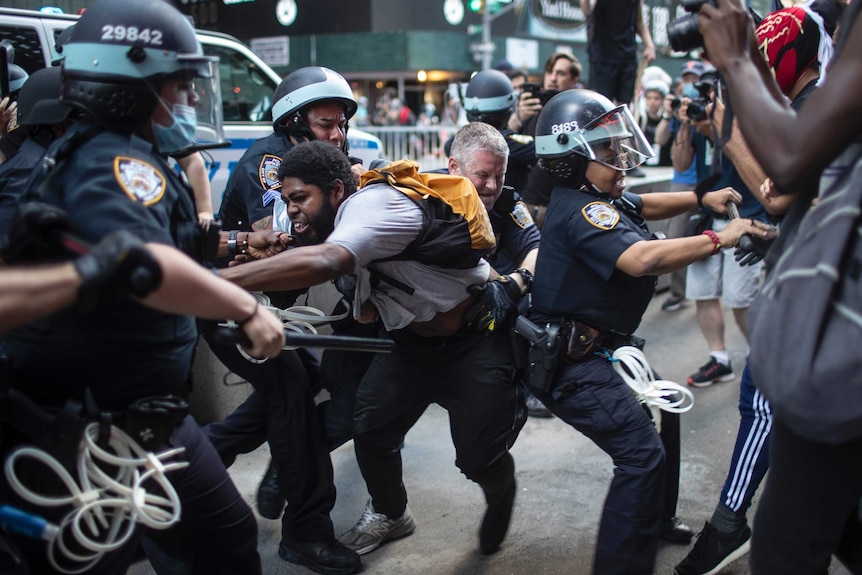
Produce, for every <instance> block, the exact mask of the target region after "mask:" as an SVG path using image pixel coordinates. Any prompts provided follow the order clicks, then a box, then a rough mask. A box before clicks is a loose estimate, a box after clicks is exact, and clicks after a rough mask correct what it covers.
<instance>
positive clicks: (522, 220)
mask: <svg viewBox="0 0 862 575" xmlns="http://www.w3.org/2000/svg"><path fill="white" fill-rule="evenodd" d="M510 215H511V216H512V219H513V220H515V223H516V224H518V226H519V227H521V228H522V229H526V228H529V227H530V226H532V225H535V222H534V221H533V216H531V215H530V210H529V208H527V206H526V205H525V204H524V202H515V208H514V209H513V210H512V213H511V214H510Z"/></svg>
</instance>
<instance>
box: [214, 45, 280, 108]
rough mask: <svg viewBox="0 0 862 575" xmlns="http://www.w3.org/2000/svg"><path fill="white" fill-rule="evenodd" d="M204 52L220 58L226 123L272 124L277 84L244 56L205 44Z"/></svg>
mask: <svg viewBox="0 0 862 575" xmlns="http://www.w3.org/2000/svg"><path fill="white" fill-rule="evenodd" d="M204 52H205V53H206V54H208V55H211V56H218V57H219V78H220V80H221V97H222V101H223V105H222V108H223V113H224V121H225V122H270V121H271V119H272V115H271V110H270V108H271V107H272V94H273V92H275V88H276V84H275V83H274V82H273V81H272V79H271V78H269V77H268V76H267V75H266V74H264V73H263V72H262V71H261V70H260V69H258V67H257V66H256V65H255V64H254V62H251V61H250V60H248V59H247V58H245V57H244V56H243V55H242V54H241V53H239V52H236V51H235V50H232V49H230V48H225V47H222V46H214V45H210V44H204Z"/></svg>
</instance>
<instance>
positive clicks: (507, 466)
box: [470, 453, 517, 555]
mask: <svg viewBox="0 0 862 575" xmlns="http://www.w3.org/2000/svg"><path fill="white" fill-rule="evenodd" d="M470 478H471V479H473V481H476V482H477V483H478V484H479V485H481V486H482V491H483V492H484V493H485V501H486V502H487V503H488V509H487V510H486V511H485V517H484V518H483V519H482V526H481V527H480V528H479V549H481V551H482V553H484V554H485V555H491V554H492V553H496V552H497V550H498V549H499V548H500V544H501V543H503V540H504V539H505V538H506V532H508V531H509V522H510V521H511V520H512V507H513V506H514V505H515V493H516V492H517V488H516V486H515V462H514V461H513V460H512V455H511V454H509V453H506V454H505V455H504V456H503V457H501V458H500V459H499V460H498V461H496V462H495V463H494V464H492V466H491V467H489V468H487V469H485V470H484V471H483V472H481V473H479V474H475V475H474V476H471V477H470Z"/></svg>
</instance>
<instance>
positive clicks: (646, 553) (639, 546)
mask: <svg viewBox="0 0 862 575" xmlns="http://www.w3.org/2000/svg"><path fill="white" fill-rule="evenodd" d="M651 154H652V150H651V148H650V146H649V144H647V142H646V139H645V138H644V137H643V134H642V132H641V131H640V129H639V128H638V126H637V124H636V123H635V122H634V120H633V119H632V117H631V115H630V114H629V113H628V110H627V108H626V107H625V106H614V105H613V103H611V101H610V100H608V99H607V98H605V97H604V96H602V95H600V94H598V93H596V92H592V91H589V90H578V89H575V90H567V91H565V92H561V93H560V94H558V95H556V96H554V97H553V98H552V99H551V100H550V101H549V102H548V104H547V105H546V106H545V107H544V108H543V110H542V112H541V113H540V115H539V119H538V122H537V128H536V155H537V157H538V158H539V161H538V165H539V166H540V169H543V170H546V171H547V172H548V173H549V174H551V175H552V176H553V177H554V178H555V179H556V186H555V187H554V189H553V192H552V194H551V200H550V204H549V205H548V212H547V219H546V222H545V227H544V228H543V231H542V242H541V244H540V249H539V257H538V261H537V264H536V274H535V281H534V283H533V310H532V312H531V314H530V315H531V318H532V319H533V320H534V321H535V322H536V323H537V324H541V325H546V324H551V325H562V326H564V328H565V327H571V332H572V334H571V335H572V338H571V339H569V337H568V335H569V334H566V337H565V339H563V341H562V342H561V343H562V349H563V352H562V353H561V357H560V358H559V364H558V368H557V369H556V371H555V372H554V373H553V375H552V378H551V381H550V384H549V386H547V387H545V388H543V389H537V388H534V390H533V392H534V393H535V394H536V395H537V396H538V397H539V398H540V399H541V400H542V401H543V402H544V403H545V405H547V406H548V407H549V408H550V409H551V411H553V412H554V414H555V415H557V416H558V417H560V418H561V419H563V420H564V421H566V422H567V423H569V424H570V425H571V426H573V427H574V428H575V429H577V430H578V431H580V432H581V433H583V434H585V435H586V436H587V437H589V438H590V439H591V440H592V441H593V442H595V443H596V445H598V446H599V447H600V448H601V449H602V450H604V451H605V452H606V453H608V455H610V456H611V457H612V458H613V461H614V466H615V470H614V478H613V480H612V482H611V487H610V491H609V493H608V497H607V500H606V502H605V507H604V511H603V513H602V518H601V523H600V526H599V533H598V543H597V546H596V556H595V561H594V567H593V572H594V573H601V574H602V575H609V574H616V573H619V574H623V573H625V574H627V575H632V574H638V573H652V570H653V563H654V561H655V555H656V550H657V546H658V536H659V530H660V528H661V526H660V522H661V520H662V518H663V515H665V514H666V511H665V506H666V505H667V504H668V503H669V501H668V500H669V499H670V497H669V496H668V495H666V494H665V493H663V491H664V490H665V486H664V484H663V479H664V475H665V467H666V465H665V448H664V447H663V445H662V439H661V438H660V437H659V434H658V433H657V432H656V428H655V426H654V425H653V423H652V421H651V420H650V417H649V416H648V415H647V412H646V411H645V410H644V409H643V407H642V406H641V405H640V404H639V403H638V401H637V400H636V399H635V397H634V394H633V393H632V391H631V390H630V389H629V388H628V386H627V385H626V383H625V382H624V381H623V379H622V378H621V377H620V376H619V375H618V374H617V372H616V371H615V370H614V368H613V367H612V365H611V362H610V361H608V360H607V359H606V357H605V356H603V355H596V354H595V353H592V350H589V349H584V350H582V351H584V352H585V353H584V354H583V355H582V357H578V354H577V353H576V351H577V348H578V342H579V340H578V337H579V336H580V335H584V336H585V338H586V340H589V338H590V336H591V335H594V336H595V340H594V341H595V342H596V344H597V347H596V349H599V350H606V351H613V350H614V349H616V348H617V347H620V346H622V345H629V344H632V343H634V340H633V339H632V334H633V333H634V331H635V330H636V329H637V327H638V324H639V323H640V320H641V317H642V316H643V313H644V311H645V310H646V307H647V304H648V303H649V301H650V298H652V295H653V292H654V290H655V284H656V276H657V275H659V274H663V273H667V272H669V271H672V270H674V269H676V268H679V267H682V266H685V265H688V264H689V263H691V262H693V261H696V260H698V259H700V258H704V257H709V256H711V255H714V254H716V253H718V251H719V250H720V249H721V247H722V246H733V245H735V244H736V243H737V242H738V240H739V238H740V237H741V236H742V235H743V234H763V233H764V232H765V231H766V229H767V226H765V225H763V224H760V223H759V222H756V221H755V222H751V221H749V220H747V219H746V220H739V219H737V220H733V221H732V222H731V223H730V224H729V225H728V227H727V228H725V229H724V230H723V231H722V232H720V233H718V234H715V233H713V232H711V231H710V233H706V234H704V235H701V236H695V237H685V238H677V239H665V240H656V239H653V237H652V236H651V234H650V232H649V231H648V230H647V228H646V225H645V223H644V218H647V219H661V218H666V217H669V216H671V215H674V214H677V213H681V212H683V211H685V210H689V209H691V208H693V207H694V206H697V205H698V204H699V203H702V204H703V205H707V206H709V207H711V208H713V209H715V210H717V211H722V212H725V211H727V207H726V203H727V202H729V201H732V202H734V203H738V202H739V201H740V196H739V194H738V193H736V192H735V191H733V190H731V189H729V188H726V189H724V190H721V191H716V192H710V193H707V194H706V195H704V196H703V197H702V198H701V199H700V200H698V197H697V195H696V194H695V193H694V192H667V193H653V194H646V195H643V196H638V195H635V194H632V193H629V192H626V191H625V176H626V170H628V169H630V168H632V167H633V166H636V165H638V164H641V163H643V162H644V161H645V160H646V159H647V158H649V157H650V156H651ZM562 331H564V332H565V329H563V330H562ZM570 343H571V347H572V350H573V353H571V354H567V353H565V352H566V351H567V349H568V347H569V344H570ZM565 356H568V357H565ZM531 383H532V384H533V385H536V382H535V381H533V382H531ZM668 415H669V414H668ZM678 423H679V422H678V420H676V421H674V420H673V419H672V418H670V417H665V418H664V419H663V423H662V429H663V430H665V429H671V430H678ZM677 433H678V431H677ZM671 473H673V470H671ZM668 483H672V481H669V482H668ZM673 504H674V505H675V500H674V501H673Z"/></svg>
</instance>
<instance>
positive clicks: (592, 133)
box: [575, 106, 655, 172]
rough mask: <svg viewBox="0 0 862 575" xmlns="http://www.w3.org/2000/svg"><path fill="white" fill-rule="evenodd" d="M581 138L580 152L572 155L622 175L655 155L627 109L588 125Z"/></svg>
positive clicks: (576, 150)
mask: <svg viewBox="0 0 862 575" xmlns="http://www.w3.org/2000/svg"><path fill="white" fill-rule="evenodd" d="M581 135H582V140H581V142H582V144H581V149H578V148H575V152H577V153H580V154H582V155H584V156H586V157H587V158H589V159H591V160H593V161H596V162H599V163H600V164H604V165H606V166H608V167H609V168H613V169H615V170H618V171H621V172H624V171H626V170H630V169H632V168H635V167H637V166H640V165H641V164H643V163H644V162H646V161H647V160H648V159H650V158H652V157H653V155H654V154H655V152H654V151H653V148H652V146H650V145H649V143H648V142H647V139H646V137H645V136H644V134H643V132H642V131H641V129H640V126H638V124H637V122H635V120H634V118H632V115H631V113H629V109H628V107H626V106H620V107H618V108H616V109H614V110H612V111H611V112H609V113H608V114H606V115H604V116H602V117H601V118H598V119H596V120H595V121H594V122H591V123H590V124H589V125H587V126H586V127H584V129H583V131H582V134H581Z"/></svg>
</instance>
